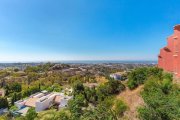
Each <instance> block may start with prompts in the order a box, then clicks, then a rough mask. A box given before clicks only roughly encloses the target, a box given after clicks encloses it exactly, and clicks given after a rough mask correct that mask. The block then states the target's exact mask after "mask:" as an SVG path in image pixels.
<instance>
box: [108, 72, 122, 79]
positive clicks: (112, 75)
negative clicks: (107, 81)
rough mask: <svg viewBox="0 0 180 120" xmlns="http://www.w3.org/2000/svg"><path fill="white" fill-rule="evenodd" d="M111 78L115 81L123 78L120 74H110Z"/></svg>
mask: <svg viewBox="0 0 180 120" xmlns="http://www.w3.org/2000/svg"><path fill="white" fill-rule="evenodd" d="M110 77H111V78H113V79H115V80H121V77H122V76H121V75H120V74H116V73H114V74H110Z"/></svg>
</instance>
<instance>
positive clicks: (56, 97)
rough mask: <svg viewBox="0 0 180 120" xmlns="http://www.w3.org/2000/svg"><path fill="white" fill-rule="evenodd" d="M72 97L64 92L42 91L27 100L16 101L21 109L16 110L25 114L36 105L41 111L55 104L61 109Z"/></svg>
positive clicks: (37, 110) (38, 110) (36, 108)
mask: <svg viewBox="0 0 180 120" xmlns="http://www.w3.org/2000/svg"><path fill="white" fill-rule="evenodd" d="M70 99H72V96H67V95H65V94H64V93H58V92H51V93H49V92H47V91H42V92H38V93H36V94H33V95H31V96H30V97H29V98H27V99H25V100H19V101H17V102H15V105H16V106H17V107H18V109H19V110H18V111H16V112H17V113H20V114H22V115H25V114H26V112H27V111H28V109H29V108H30V107H34V108H35V110H36V112H40V111H43V110H46V109H48V108H50V107H51V106H53V105H57V106H58V109H61V108H64V107H66V106H67V104H68V101H69V100H70Z"/></svg>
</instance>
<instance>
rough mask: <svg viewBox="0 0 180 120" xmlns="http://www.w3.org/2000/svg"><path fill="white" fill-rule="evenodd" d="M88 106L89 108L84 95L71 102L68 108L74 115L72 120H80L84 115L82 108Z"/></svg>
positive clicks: (77, 96)
mask: <svg viewBox="0 0 180 120" xmlns="http://www.w3.org/2000/svg"><path fill="white" fill-rule="evenodd" d="M86 106H87V101H86V99H85V97H84V95H83V94H79V95H76V96H75V98H74V99H73V100H70V101H69V103H68V108H69V110H70V112H71V113H72V118H73V119H75V120H78V118H79V117H80V116H81V115H82V113H83V110H82V107H86Z"/></svg>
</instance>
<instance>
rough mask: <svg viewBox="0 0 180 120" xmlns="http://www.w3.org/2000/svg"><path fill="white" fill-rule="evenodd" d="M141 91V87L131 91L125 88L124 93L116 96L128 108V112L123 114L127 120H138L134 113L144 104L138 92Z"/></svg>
mask: <svg viewBox="0 0 180 120" xmlns="http://www.w3.org/2000/svg"><path fill="white" fill-rule="evenodd" d="M142 89H143V85H142V86H139V87H138V88H137V89H135V90H132V91H131V90H129V89H128V88H126V90H125V91H123V92H122V93H120V94H119V95H118V96H117V97H118V98H119V99H122V100H123V101H124V102H126V104H127V105H128V106H129V110H128V111H127V112H126V113H125V117H126V118H127V119H128V120H138V118H137V111H136V110H137V107H138V106H140V105H143V104H144V102H143V99H142V98H141V97H140V92H141V90H142Z"/></svg>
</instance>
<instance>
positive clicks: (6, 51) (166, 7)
mask: <svg viewBox="0 0 180 120" xmlns="http://www.w3.org/2000/svg"><path fill="white" fill-rule="evenodd" d="M179 8H180V1H179V0H171V1H169V0H0V62H11V61H17V62H21V61H61V60H157V55H158V53H159V49H160V48H161V47H163V46H165V45H166V39H167V37H168V36H170V35H171V34H173V26H174V25H176V24H180V13H179Z"/></svg>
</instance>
